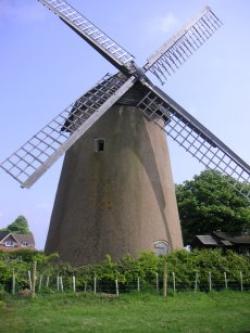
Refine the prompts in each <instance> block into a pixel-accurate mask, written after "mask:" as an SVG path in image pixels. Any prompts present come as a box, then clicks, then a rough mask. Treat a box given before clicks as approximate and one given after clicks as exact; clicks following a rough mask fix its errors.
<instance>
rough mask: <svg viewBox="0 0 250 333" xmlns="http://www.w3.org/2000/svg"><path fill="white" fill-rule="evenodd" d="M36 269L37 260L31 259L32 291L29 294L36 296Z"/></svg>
mask: <svg viewBox="0 0 250 333" xmlns="http://www.w3.org/2000/svg"><path fill="white" fill-rule="evenodd" d="M36 270H37V261H36V260H34V261H33V267H32V292H31V296H32V297H35V296H36Z"/></svg>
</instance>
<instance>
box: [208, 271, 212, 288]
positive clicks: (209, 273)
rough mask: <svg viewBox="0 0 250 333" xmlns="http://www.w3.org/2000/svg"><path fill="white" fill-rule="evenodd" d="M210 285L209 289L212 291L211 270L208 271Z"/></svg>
mask: <svg viewBox="0 0 250 333" xmlns="http://www.w3.org/2000/svg"><path fill="white" fill-rule="evenodd" d="M208 286H209V291H212V276H211V272H208Z"/></svg>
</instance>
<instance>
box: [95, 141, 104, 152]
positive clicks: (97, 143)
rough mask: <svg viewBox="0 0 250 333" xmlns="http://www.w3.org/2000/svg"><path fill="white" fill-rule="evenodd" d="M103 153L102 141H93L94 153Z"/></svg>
mask: <svg viewBox="0 0 250 333" xmlns="http://www.w3.org/2000/svg"><path fill="white" fill-rule="evenodd" d="M101 151H104V139H95V152H97V153H99V152H101Z"/></svg>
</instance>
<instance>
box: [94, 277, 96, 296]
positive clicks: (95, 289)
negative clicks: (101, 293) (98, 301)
mask: <svg viewBox="0 0 250 333" xmlns="http://www.w3.org/2000/svg"><path fill="white" fill-rule="evenodd" d="M96 282H97V281H96V275H95V276H94V294H96Z"/></svg>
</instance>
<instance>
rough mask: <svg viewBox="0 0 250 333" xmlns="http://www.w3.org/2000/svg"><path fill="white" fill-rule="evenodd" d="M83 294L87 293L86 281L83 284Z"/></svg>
mask: <svg viewBox="0 0 250 333" xmlns="http://www.w3.org/2000/svg"><path fill="white" fill-rule="evenodd" d="M84 292H85V293H86V292H87V282H86V281H85V282H84Z"/></svg>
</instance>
